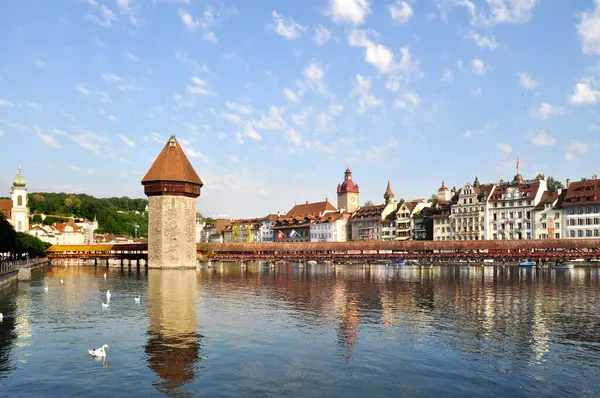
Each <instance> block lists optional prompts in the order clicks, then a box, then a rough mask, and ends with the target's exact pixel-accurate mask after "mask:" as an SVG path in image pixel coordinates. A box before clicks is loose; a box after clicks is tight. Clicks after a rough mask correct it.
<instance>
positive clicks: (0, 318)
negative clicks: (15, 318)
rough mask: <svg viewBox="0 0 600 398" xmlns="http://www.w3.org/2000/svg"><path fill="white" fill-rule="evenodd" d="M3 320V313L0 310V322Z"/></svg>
mask: <svg viewBox="0 0 600 398" xmlns="http://www.w3.org/2000/svg"><path fill="white" fill-rule="evenodd" d="M3 320H4V314H2V313H1V312H0V322H2V321H3Z"/></svg>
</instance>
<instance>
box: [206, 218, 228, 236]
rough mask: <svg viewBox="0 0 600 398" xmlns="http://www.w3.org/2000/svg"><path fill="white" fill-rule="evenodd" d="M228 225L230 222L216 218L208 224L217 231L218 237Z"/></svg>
mask: <svg viewBox="0 0 600 398" xmlns="http://www.w3.org/2000/svg"><path fill="white" fill-rule="evenodd" d="M229 225H231V220H228V219H226V218H217V219H216V220H214V221H213V222H212V223H211V224H210V226H211V227H213V228H214V229H216V230H217V233H218V234H219V235H221V232H222V231H223V230H224V229H225V228H226V227H227V226H229Z"/></svg>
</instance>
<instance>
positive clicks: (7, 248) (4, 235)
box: [0, 214, 17, 253]
mask: <svg viewBox="0 0 600 398" xmlns="http://www.w3.org/2000/svg"><path fill="white" fill-rule="evenodd" d="M16 245H17V233H16V232H15V229H14V228H13V226H12V224H11V223H9V222H8V220H7V219H6V218H4V216H3V215H2V214H0V253H13V252H14V251H15V248H16Z"/></svg>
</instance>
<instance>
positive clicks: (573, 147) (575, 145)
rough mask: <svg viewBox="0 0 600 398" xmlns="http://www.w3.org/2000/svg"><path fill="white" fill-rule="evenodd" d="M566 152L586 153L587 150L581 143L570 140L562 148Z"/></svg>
mask: <svg viewBox="0 0 600 398" xmlns="http://www.w3.org/2000/svg"><path fill="white" fill-rule="evenodd" d="M564 149H565V150H566V151H567V152H579V153H586V152H587V150H588V146H587V145H586V144H585V143H584V142H581V141H575V140H571V141H569V143H568V144H567V145H566V146H565V148H564Z"/></svg>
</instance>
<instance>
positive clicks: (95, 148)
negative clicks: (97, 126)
mask: <svg viewBox="0 0 600 398" xmlns="http://www.w3.org/2000/svg"><path fill="white" fill-rule="evenodd" d="M71 138H72V139H73V140H74V141H75V142H76V143H77V144H78V145H79V146H80V147H82V148H83V149H87V150H88V151H91V152H93V153H95V154H96V155H100V153H101V150H100V147H101V144H105V143H107V142H108V138H107V137H104V136H101V135H99V134H96V133H94V132H92V131H85V132H82V133H80V134H73V135H71Z"/></svg>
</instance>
